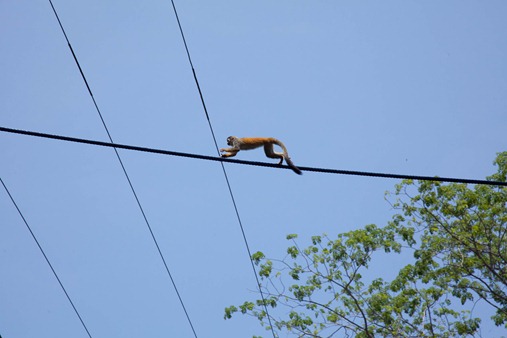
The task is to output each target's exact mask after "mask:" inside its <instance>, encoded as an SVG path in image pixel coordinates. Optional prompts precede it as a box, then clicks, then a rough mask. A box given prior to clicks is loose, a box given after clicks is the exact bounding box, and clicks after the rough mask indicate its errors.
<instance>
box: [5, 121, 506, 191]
mask: <svg viewBox="0 0 507 338" xmlns="http://www.w3.org/2000/svg"><path fill="white" fill-rule="evenodd" d="M0 131H3V132H6V133H12V134H20V135H28V136H35V137H42V138H48V139H53V140H60V141H67V142H75V143H83V144H90V145H95V146H102V147H110V148H118V149H126V150H133V151H140V152H145V153H152V154H161V155H169V156H178V157H187V158H195V159H199V160H206V161H216V162H228V163H237V164H245V165H253V166H258V167H268V168H277V169H289V170H292V168H290V167H289V166H286V165H279V164H275V163H266V162H256V161H245V160H237V159H232V158H224V157H213V156H207V155H198V154H191V153H183V152H178V151H171V150H163V149H155V148H147V147H140V146H132V145H127V144H120V143H109V142H102V141H94V140H88V139H83V138H77V137H69V136H61V135H54V134H46V133H39V132H35V131H28V130H21V129H13V128H5V127H0ZM298 168H299V169H301V171H311V172H316V173H326V174H337V175H352V176H368V177H380V178H394V179H408V180H417V181H432V182H449V183H465V184H479V185H491V186H507V182H501V181H488V180H477V179H470V178H455V177H439V176H418V175H406V174H390V173H378V172H371V171H357V170H341V169H327V168H315V167H300V166H298Z"/></svg>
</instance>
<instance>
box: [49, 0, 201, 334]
mask: <svg viewBox="0 0 507 338" xmlns="http://www.w3.org/2000/svg"><path fill="white" fill-rule="evenodd" d="M49 3H50V4H51V8H52V9H53V12H54V14H55V16H56V19H57V20H58V24H59V25H60V28H61V30H62V33H63V35H64V36H65V40H66V41H67V44H68V46H69V49H70V51H71V53H72V56H73V58H74V61H75V62H76V65H77V67H78V68H79V72H80V73H81V77H82V78H83V81H84V83H85V84H86V88H87V89H88V93H89V94H90V97H91V98H92V101H93V104H94V105H95V109H96V111H97V113H98V114H99V117H100V120H101V121H102V125H103V126H104V129H105V130H106V133H107V136H108V138H109V141H111V143H113V138H112V137H111V134H110V133H109V129H108V128H107V125H106V122H105V121H104V118H103V117H102V113H101V112H100V109H99V106H98V105H97V102H96V101H95V97H94V96H93V93H92V91H91V89H90V86H89V85H88V81H87V80H86V77H85V75H84V73H83V70H82V68H81V65H80V64H79V61H78V60H77V57H76V54H75V53H74V50H73V48H72V46H71V44H70V41H69V39H68V37H67V34H66V33H65V29H64V28H63V25H62V22H61V21H60V17H59V16H58V13H57V12H56V9H55V7H54V6H53V2H52V1H51V0H49ZM114 152H115V153H116V157H117V158H118V162H120V166H121V168H122V170H123V173H124V174H125V177H126V179H127V182H128V184H129V186H130V189H131V190H132V194H133V195H134V198H135V200H136V202H137V205H138V206H139V210H140V211H141V214H142V215H143V218H144V221H145V223H146V226H147V227H148V230H149V231H150V234H151V237H152V239H153V242H154V243H155V246H156V247H157V250H158V253H159V255H160V258H161V259H162V262H163V264H164V267H165V269H166V271H167V274H168V275H169V279H170V280H171V283H172V285H173V287H174V290H175V291H176V295H177V296H178V299H179V301H180V303H181V306H182V307H183V311H184V312H185V316H186V317H187V320H188V323H189V324H190V327H191V328H192V332H193V333H194V336H195V337H196V338H197V334H196V332H195V329H194V325H193V324H192V321H191V320H190V316H189V314H188V312H187V309H186V308H185V304H184V303H183V299H182V298H181V295H180V293H179V291H178V288H177V287H176V282H175V281H174V279H173V276H172V275H171V272H170V271H169V267H168V265H167V263H166V261H165V258H164V255H163V254H162V250H161V249H160V246H159V245H158V242H157V239H156V237H155V234H154V233H153V230H152V228H151V225H150V222H149V221H148V218H147V216H146V214H145V212H144V209H143V207H142V205H141V202H140V201H139V198H138V197H137V193H136V191H135V189H134V186H133V185H132V181H131V180H130V177H129V175H128V173H127V170H126V169H125V166H124V164H123V161H122V159H121V157H120V154H119V153H118V150H117V149H116V148H114Z"/></svg>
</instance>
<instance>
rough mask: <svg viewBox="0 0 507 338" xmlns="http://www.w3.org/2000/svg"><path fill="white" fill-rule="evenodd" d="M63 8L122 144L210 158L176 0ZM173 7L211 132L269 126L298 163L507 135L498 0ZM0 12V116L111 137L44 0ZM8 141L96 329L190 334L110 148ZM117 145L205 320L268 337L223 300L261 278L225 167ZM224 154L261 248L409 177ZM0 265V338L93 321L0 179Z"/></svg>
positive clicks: (349, 222) (486, 168) (446, 148)
mask: <svg viewBox="0 0 507 338" xmlns="http://www.w3.org/2000/svg"><path fill="white" fill-rule="evenodd" d="M54 5H55V7H56V9H57V11H58V13H59V15H60V18H61V20H62V24H63V25H64V27H65V29H66V31H67V34H68V37H69V39H70V42H71V44H72V46H73V48H74V51H75V53H76V55H77V57H78V59H79V61H80V63H81V66H82V68H83V71H84V73H85V75H86V77H87V80H88V82H89V85H90V87H91V90H92V92H93V94H94V97H95V99H96V101H97V103H98V105H99V107H100V109H101V111H102V114H103V116H104V119H105V121H106V123H107V125H108V127H109V130H110V132H111V134H112V137H113V139H114V141H115V142H117V143H125V144H132V145H139V146H145V147H153V148H162V149H168V150H174V151H180V152H190V153H197V154H204V155H211V156H214V155H216V150H215V148H214V144H213V140H212V137H211V134H210V130H209V128H208V122H207V120H206V117H205V115H204V112H203V109H202V106H201V102H200V98H199V95H198V92H197V89H196V86H195V84H194V80H193V76H192V72H191V69H190V66H189V63H188V60H187V57H186V54H185V50H184V46H183V43H182V40H181V36H180V33H179V31H178V27H177V23H176V19H175V16H174V14H173V12H172V7H171V3H170V1H168V0H163V1H162V0H161V1H159V0H151V1H130V0H122V1H102V0H100V1H99V0H89V1H62V0H54ZM176 6H177V9H178V11H179V15H180V19H181V22H182V25H183V28H184V31H185V34H186V38H187V42H188V44H189V48H190V53H191V56H192V59H193V62H194V66H195V69H196V72H197V76H198V78H199V81H200V85H201V88H202V90H203V93H204V98H205V101H206V104H207V107H208V111H209V114H210V118H211V122H212V124H213V127H214V130H215V134H216V136H217V139H218V142H219V146H220V147H222V146H225V145H226V143H225V140H226V138H227V136H229V135H237V136H274V137H277V138H279V139H280V140H282V141H283V142H284V143H285V144H286V145H287V147H288V149H289V152H290V154H291V157H292V159H293V161H294V163H295V164H296V165H300V166H313V167H326V168H334V169H347V170H362V171H377V172H391V173H403V174H413V175H430V176H432V175H439V176H452V177H460V178H477V179H483V178H484V177H485V176H488V175H490V174H492V173H493V172H494V171H495V167H494V166H493V165H492V161H493V159H494V158H495V154H496V153H497V152H500V151H504V150H506V149H507V141H506V125H507V95H506V93H507V19H506V18H507V2H505V1H487V2H481V1H469V0H463V1H462V0H460V1H451V0H449V1H437V0H432V1H294V0H290V1H289V0H279V1H271V0H270V1H264V0H259V1H253V2H252V1H225V0H216V1H195V0H191V1H179V0H177V1H176ZM0 30H1V32H2V33H1V34H0V48H1V54H0V97H1V99H0V125H1V126H4V127H10V128H19V129H27V130H34V131H40V132H46V133H54V134H62V135H67V136H74V137H80V138H89V139H94V140H101V141H107V140H108V139H107V135H106V133H105V131H104V128H103V126H102V125H101V122H100V119H99V117H98V114H97V112H96V111H95V108H94V106H93V103H92V100H91V98H90V96H89V94H88V92H87V89H86V86H85V84H84V82H83V80H82V79H81V76H80V73H79V70H78V68H77V67H76V65H75V63H74V60H73V58H72V55H71V53H70V51H69V48H68V46H67V43H66V41H65V39H64V36H63V34H62V32H61V30H60V28H59V26H58V23H57V21H56V19H55V16H54V14H53V12H52V10H51V7H50V4H49V2H48V1H0ZM0 149H1V155H2V156H1V159H0V163H1V165H0V175H1V177H2V179H3V180H4V182H5V184H6V185H7V186H8V188H9V189H10V191H11V193H12V195H13V197H14V199H15V200H16V202H17V203H18V206H19V208H20V209H21V211H22V212H23V214H24V216H25V218H26V220H27V221H28V223H29V224H30V226H31V227H32V230H33V231H34V233H35V235H36V236H37V239H38V240H39V242H40V244H41V245H42V247H43V248H44V249H45V252H46V254H47V256H48V258H49V259H50V261H51V263H52V264H53V267H54V268H55V270H56V272H57V273H58V274H59V277H60V279H61V281H62V282H63V284H64V285H65V287H66V288H67V291H68V292H69V295H70V296H71V298H72V300H73V301H74V304H75V305H76V307H77V309H78V311H79V312H80V314H81V316H82V318H83V320H84V321H85V323H86V325H87V326H88V328H89V330H90V333H91V334H92V336H93V337H193V334H192V332H191V329H190V327H189V325H188V323H187V321H186V318H185V315H184V312H183V310H182V308H181V305H180V303H179V301H178V299H177V296H176V294H175V291H174V289H173V287H172V285H171V283H170V280H169V278H168V276H167V273H166V271H165V270H164V267H163V264H162V261H161V259H160V257H159V256H158V253H157V251H156V248H155V245H154V243H153V241H152V239H151V237H150V234H149V232H148V229H147V227H146V225H145V223H144V220H143V218H142V215H141V213H140V211H139V209H138V207H137V205H136V202H135V200H134V197H133V195H132V193H131V192H130V190H129V187H128V184H127V182H126V179H125V177H124V175H123V173H122V171H121V168H120V166H119V164H118V161H117V159H116V157H115V155H114V151H113V150H112V149H110V148H100V147H94V146H89V145H80V144H73V143H66V142H61V141H54V140H46V139H38V138H34V137H29V136H20V135H13V134H6V133H0ZM120 155H121V156H122V159H123V161H124V163H125V166H126V168H127V171H128V173H129V174H130V177H131V179H132V182H133V185H134V187H135V189H136V191H137V194H138V196H139V199H140V201H141V203H142V205H143V207H144V209H145V212H146V215H147V217H148V220H149V221H150V223H151V226H152V228H153V231H154V233H155V236H156V238H157V239H158V241H159V244H160V247H161V250H162V252H163V254H164V256H165V258H166V260H167V263H168V266H169V269H170V271H171V273H172V275H173V277H174V280H175V282H176V285H177V286H178V289H179V292H180V294H181V296H182V298H183V301H184V303H185V305H186V307H187V310H188V312H189V315H190V318H191V320H192V322H193V324H194V326H195V329H196V331H197V334H198V336H199V337H231V338H232V337H250V336H252V335H253V334H257V335H260V334H262V335H264V336H266V337H267V336H269V332H266V331H264V329H263V328H261V327H259V325H258V323H257V321H256V320H255V319H253V318H250V317H247V316H241V315H240V316H238V317H237V318H235V319H232V320H228V321H225V320H224V319H223V309H224V308H225V307H226V306H229V305H232V304H236V305H237V304H239V303H242V302H243V301H244V300H251V299H254V298H256V297H257V296H258V295H257V294H256V293H255V289H256V283H255V278H254V275H253V272H252V270H251V266H250V262H249V258H248V255H247V252H246V248H245V245H244V242H243V239H242V236H241V232H240V228H239V225H238V222H237V219H236V215H235V212H234V209H233V205H232V203H231V199H230V196H229V192H228V189H227V186H226V182H225V179H224V176H223V173H222V169H221V167H220V164H218V163H217V162H208V161H201V160H195V159H186V158H178V157H170V156H161V155H154V154H146V153H137V152H132V151H124V150H121V151H120ZM238 158H241V159H246V160H258V161H269V162H271V161H272V160H267V159H265V158H264V154H263V152H262V150H255V151H249V152H241V153H239V154H238ZM273 162H274V161H273ZM226 169H227V172H228V174H229V179H230V182H231V186H232V190H233V192H234V195H235V197H236V202H237V205H238V209H239V213H240V215H241V218H242V221H243V225H244V227H245V232H246V235H247V237H248V240H249V244H250V247H251V249H252V251H254V252H255V251H258V250H260V251H263V252H264V253H266V255H267V256H269V257H277V258H282V257H284V255H285V250H286V248H287V246H288V245H289V242H287V240H286V239H285V236H286V235H287V234H289V233H297V234H299V236H300V243H301V245H303V246H306V245H308V244H309V242H310V241H309V239H310V237H311V236H312V235H319V234H322V233H327V234H329V235H330V236H331V237H333V236H335V235H336V234H338V233H341V232H344V231H349V230H352V229H358V228H360V227H362V226H364V225H365V224H369V223H375V224H377V225H379V226H383V225H385V224H386V223H387V221H388V220H389V219H390V217H391V216H392V214H393V212H394V211H393V210H391V208H390V206H389V204H388V203H387V202H386V201H385V200H384V192H385V191H388V190H390V191H392V190H393V186H394V184H396V183H397V182H398V181H397V180H390V179H379V178H364V177H351V176H340V175H330V174H318V173H310V172H305V173H304V175H303V176H298V175H295V174H294V173H292V172H291V171H288V170H277V169H272V168H261V167H251V166H243V165H237V164H227V165H226ZM396 268H397V266H396V264H392V263H391V262H389V263H386V262H381V264H380V265H379V266H377V267H376V269H374V270H372V271H377V272H376V273H378V274H379V276H383V275H382V273H394V272H395V271H396ZM0 271H1V272H0V273H1V277H0V334H2V336H3V337H4V338H12V337H16V338H21V337H87V335H86V332H85V331H84V329H83V328H82V326H81V324H80V322H79V320H78V318H77V317H76V315H75V313H74V312H73V310H72V308H71V306H70V304H69V303H68V301H67V299H66V298H65V295H64V294H63V292H62V290H61V288H60V287H59V285H58V283H57V281H56V280H55V278H54V276H53V275H52V273H51V271H50V269H49V267H48V265H47V264H46V262H45V261H44V258H43V256H42V255H41V253H40V252H39V250H38V248H37V246H36V244H35V243H34V241H33V239H32V238H31V236H30V234H29V232H28V230H27V229H26V227H25V225H24V223H23V221H22V219H21V218H20V216H19V214H18V213H17V211H16V209H15V208H14V206H13V204H12V203H11V201H10V199H9V198H8V196H7V194H6V193H5V191H4V190H3V188H2V189H0ZM484 320H485V323H486V325H485V327H484V330H483V335H484V336H487V337H494V336H498V335H499V334H500V332H501V331H499V330H497V329H496V330H495V329H494V327H493V325H492V324H491V323H489V324H488V320H487V316H486V317H485V318H484Z"/></svg>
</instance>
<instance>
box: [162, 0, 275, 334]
mask: <svg viewBox="0 0 507 338" xmlns="http://www.w3.org/2000/svg"><path fill="white" fill-rule="evenodd" d="M171 4H172V6H173V11H174V16H175V17H176V21H177V22H178V27H179V29H180V34H181V38H182V40H183V44H184V46H185V51H186V52H187V57H188V62H189V64H190V68H191V69H192V74H193V76H194V81H195V85H196V86H197V90H198V91H199V97H200V98H201V103H202V108H203V109H204V114H205V115H206V119H207V121H208V126H209V129H210V132H211V136H212V137H213V142H214V143H215V148H216V151H217V154H220V151H219V149H218V143H217V138H216V137H215V131H214V130H213V126H212V124H211V120H210V118H209V114H208V108H206V103H205V102H204V96H203V94H202V91H201V86H200V85H199V80H198V79H197V74H196V72H195V69H194V64H193V62H192V58H191V57H190V51H189V50H188V45H187V40H186V39H185V34H184V33H183V27H182V26H181V22H180V17H179V15H178V11H177V10H176V5H175V4H174V0H171ZM220 165H221V166H222V171H223V173H224V178H225V182H226V183H227V188H228V189H229V195H230V196H231V200H232V205H233V207H234V210H235V212H236V218H237V220H238V224H239V228H240V230H241V234H242V235H243V241H244V242H245V247H246V251H247V253H248V258H249V259H250V264H251V265H252V270H253V273H254V276H255V280H256V281H257V287H258V289H259V293H260V295H261V298H262V300H263V302H262V303H263V306H264V311H266V315H267V318H268V323H269V328H270V329H271V333H272V334H273V338H276V334H275V329H274V327H273V324H272V323H271V316H270V315H269V310H268V306H267V305H266V303H267V302H266V300H265V299H264V293H263V292H262V287H261V284H260V281H259V277H258V276H257V271H256V269H255V265H254V261H253V258H252V252H251V251H250V245H249V244H248V239H247V237H246V233H245V229H244V227H243V222H242V221H241V217H240V216H239V211H238V207H237V205H236V199H235V198H234V194H233V193H232V188H231V183H230V182H229V177H228V176H227V171H226V170H225V166H224V163H223V162H221V163H220Z"/></svg>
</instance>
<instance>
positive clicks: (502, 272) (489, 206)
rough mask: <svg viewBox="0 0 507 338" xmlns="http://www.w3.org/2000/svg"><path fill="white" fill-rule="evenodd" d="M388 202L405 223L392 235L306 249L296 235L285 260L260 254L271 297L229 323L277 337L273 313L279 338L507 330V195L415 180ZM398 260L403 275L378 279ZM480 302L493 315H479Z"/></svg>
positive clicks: (356, 236) (368, 231)
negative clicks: (256, 324) (254, 324)
mask: <svg viewBox="0 0 507 338" xmlns="http://www.w3.org/2000/svg"><path fill="white" fill-rule="evenodd" d="M494 163H495V164H496V165H497V167H498V170H497V172H496V173H495V174H493V175H492V176H490V177H488V179H489V180H495V181H501V182H505V181H506V178H507V152H502V153H499V154H498V156H497V158H496V160H495V161H494ZM387 199H388V201H390V203H391V204H392V206H393V207H394V208H395V210H396V214H395V215H394V216H393V218H392V220H391V221H389V222H388V224H387V225H385V226H383V227H379V226H376V225H374V224H370V225H367V226H365V227H363V228H361V229H358V230H354V231H350V232H347V233H343V234H339V235H338V236H337V237H336V238H329V237H328V236H326V235H321V236H314V237H312V239H311V245H309V246H307V247H305V248H302V247H301V246H300V245H299V243H298V242H299V241H298V240H297V235H288V236H287V239H288V240H289V241H290V243H291V244H290V246H289V247H288V249H287V255H286V257H284V258H283V259H268V258H267V257H266V256H265V255H264V254H263V253H262V252H257V253H255V254H254V255H253V257H252V259H253V260H254V262H255V264H256V265H257V266H258V274H259V276H260V277H261V284H262V285H261V288H262V292H263V296H264V297H261V298H260V299H257V300H253V301H245V302H244V303H243V304H241V305H239V306H230V307H228V308H226V309H225V318H231V317H232V315H233V314H234V313H237V312H241V313H243V314H249V315H252V316H254V317H256V318H257V319H258V320H259V321H260V323H261V324H262V325H263V326H265V327H266V328H267V329H270V327H269V322H268V320H267V313H266V311H265V306H266V307H267V308H268V310H269V311H268V312H269V316H270V319H271V323H272V324H273V326H274V329H275V332H277V334H278V335H280V334H281V333H285V334H287V335H294V336H298V337H332V336H340V337H378V336H383V337H456V336H480V327H481V324H482V321H483V320H492V322H493V323H494V324H495V325H497V326H503V327H506V328H507V238H506V234H507V188H505V187H497V186H486V185H475V186H467V185H465V184H458V183H452V184H442V183H439V182H428V181H425V182H413V181H410V180H406V181H402V182H401V183H400V184H398V185H396V187H395V190H394V192H393V193H390V194H387ZM392 199H393V200H392ZM393 255H398V256H399V257H402V259H401V261H402V264H401V265H400V269H399V271H398V273H395V274H394V275H393V276H384V275H382V276H378V275H379V273H376V274H377V276H372V273H370V271H369V268H372V267H373V263H374V262H375V264H376V266H377V267H378V265H379V264H380V265H382V264H384V265H385V264H390V262H391V260H394V261H396V257H392V256H393ZM398 260H399V258H398ZM377 270H378V269H377ZM363 275H364V276H363ZM478 302H482V303H483V304H484V305H486V306H487V307H488V308H490V309H491V316H486V317H485V316H481V314H480V313H479V314H478V313H476V312H474V311H472V310H473V309H474V306H476V304H477V303H478ZM489 317H491V318H489Z"/></svg>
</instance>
